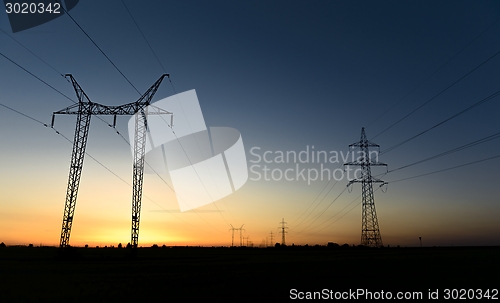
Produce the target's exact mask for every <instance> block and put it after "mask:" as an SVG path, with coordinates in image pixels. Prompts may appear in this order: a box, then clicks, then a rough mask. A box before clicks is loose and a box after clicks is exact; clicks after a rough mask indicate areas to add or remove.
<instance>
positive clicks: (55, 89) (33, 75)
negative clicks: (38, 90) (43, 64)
mask: <svg viewBox="0 0 500 303" xmlns="http://www.w3.org/2000/svg"><path fill="white" fill-rule="evenodd" d="M0 55H1V56H2V57H4V58H5V59H7V60H9V61H10V62H12V63H13V64H14V65H16V66H17V67H19V68H20V69H22V70H24V71H25V72H27V73H28V74H30V75H31V76H32V77H34V78H36V79H38V81H40V82H42V83H43V84H45V85H47V86H48V87H50V88H52V89H53V90H54V91H56V92H57V93H58V94H60V95H62V96H63V97H65V98H66V99H68V100H70V101H72V102H74V101H73V100H72V99H71V98H70V97H68V96H66V95H65V94H63V93H62V92H61V91H60V90H58V89H57V88H55V87H53V86H52V85H50V84H48V83H47V82H45V81H43V80H42V79H40V78H39V77H38V76H36V75H35V74H33V73H32V72H30V71H29V70H27V69H26V68H24V67H22V66H21V65H19V64H18V63H16V62H15V61H14V60H12V59H10V58H9V57H7V56H6V55H4V54H3V53H2V52H0Z"/></svg>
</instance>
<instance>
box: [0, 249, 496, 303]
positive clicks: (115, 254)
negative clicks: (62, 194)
mask: <svg viewBox="0 0 500 303" xmlns="http://www.w3.org/2000/svg"><path fill="white" fill-rule="evenodd" d="M0 268H1V270H0V289H1V294H0V296H1V297H0V301H1V302H62V301H64V302H118V301H130V300H135V299H141V301H143V300H148V301H153V300H154V301H160V302H181V301H188V300H189V301H193V300H196V301H200V300H204V301H206V300H208V299H209V298H215V299H216V301H224V302H226V301H231V302H247V301H261V300H264V299H265V298H268V299H274V300H278V302H281V301H286V300H289V299H290V296H291V293H290V290H291V289H296V290H297V292H299V291H301V292H314V291H318V292H321V291H322V290H323V289H328V290H332V291H339V292H344V291H349V290H354V291H355V290H356V289H366V290H368V291H371V292H380V291H384V292H388V291H391V292H399V291H402V292H405V291H410V292H414V291H422V293H423V295H424V297H427V296H428V292H429V289H430V290H431V291H435V290H436V289H438V290H439V292H440V295H443V291H444V289H446V288H450V289H460V288H463V289H472V288H473V289H478V288H481V289H492V288H496V289H498V288H500V278H498V272H500V247H448V248H439V247H436V248H384V249H367V248H353V247H349V248H335V249H330V248H327V247H308V248H306V247H284V248H283V247H282V248H265V249H263V248H202V247H173V248H161V247H160V248H139V249H137V250H136V253H135V254H134V253H133V250H130V249H126V248H120V249H119V248H72V249H71V250H70V251H66V252H65V253H61V251H60V250H59V249H58V248H54V247H3V248H0ZM304 295H306V293H304ZM497 298H498V295H497ZM4 299H6V300H4ZM212 301H213V300H212Z"/></svg>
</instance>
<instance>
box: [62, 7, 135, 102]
mask: <svg viewBox="0 0 500 303" xmlns="http://www.w3.org/2000/svg"><path fill="white" fill-rule="evenodd" d="M61 7H62V6H61ZM63 10H64V12H65V13H66V14H67V15H68V17H70V18H71V20H72V21H73V22H74V23H75V24H76V26H78V28H79V29H80V30H81V31H82V32H83V33H84V34H85V36H87V38H88V39H89V40H90V41H91V42H92V44H94V46H95V47H97V49H98V50H99V51H100V52H101V54H102V55H103V56H104V57H106V59H107V60H108V61H109V63H111V65H113V67H114V68H115V69H116V70H117V71H118V72H119V73H120V75H122V77H123V78H125V80H127V82H128V83H129V84H130V85H131V86H132V87H133V88H134V89H135V91H136V92H137V93H138V94H139V95H141V93H140V92H139V90H138V89H137V88H136V87H135V86H134V85H133V84H132V82H130V80H129V79H128V78H127V76H125V74H123V72H122V71H121V70H120V69H119V68H118V66H116V64H115V63H113V61H111V59H110V58H109V57H108V55H106V53H105V52H104V51H103V50H102V49H101V48H100V47H99V45H97V43H96V42H95V41H94V39H92V38H91V37H90V35H89V34H87V32H86V31H85V30H84V29H83V28H82V27H81V26H80V24H78V22H76V20H75V19H74V18H73V17H72V16H71V15H70V13H69V12H68V11H67V10H66V9H65V8H64V7H63Z"/></svg>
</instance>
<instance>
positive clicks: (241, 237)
mask: <svg viewBox="0 0 500 303" xmlns="http://www.w3.org/2000/svg"><path fill="white" fill-rule="evenodd" d="M243 225H245V224H243ZM243 225H241V227H240V228H238V230H239V231H240V246H243V231H244V229H243Z"/></svg>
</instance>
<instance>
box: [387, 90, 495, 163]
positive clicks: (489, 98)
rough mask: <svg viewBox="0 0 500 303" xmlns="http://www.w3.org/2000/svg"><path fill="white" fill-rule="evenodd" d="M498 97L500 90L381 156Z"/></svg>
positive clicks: (389, 149)
mask: <svg viewBox="0 0 500 303" xmlns="http://www.w3.org/2000/svg"><path fill="white" fill-rule="evenodd" d="M498 95H500V90H499V91H497V92H495V93H493V94H491V95H489V96H488V97H486V98H484V99H482V100H480V101H478V102H476V103H474V104H473V105H471V106H469V107H467V108H466V109H464V110H462V111H460V112H458V113H456V114H454V115H453V116H451V117H449V118H447V119H445V120H443V121H441V122H439V123H437V124H435V125H434V126H432V127H430V128H428V129H426V130H424V131H422V132H420V133H418V134H416V135H414V136H413V137H411V138H409V139H406V140H404V141H402V142H400V143H398V144H396V145H394V146H391V147H389V148H388V149H386V150H383V151H381V154H382V153H388V152H390V151H391V150H393V149H395V148H397V147H399V146H401V145H403V144H405V143H407V142H409V141H411V140H413V139H415V138H417V137H419V136H421V135H423V134H425V133H426V132H428V131H430V130H432V129H434V128H436V127H438V126H440V125H442V124H444V123H446V122H448V121H450V120H452V119H454V118H456V117H458V116H460V115H462V114H464V113H466V112H468V111H469V110H471V109H474V108H476V107H478V106H480V105H481V104H483V103H485V102H487V101H489V100H491V99H493V98H495V97H497V96H498Z"/></svg>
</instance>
